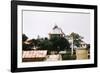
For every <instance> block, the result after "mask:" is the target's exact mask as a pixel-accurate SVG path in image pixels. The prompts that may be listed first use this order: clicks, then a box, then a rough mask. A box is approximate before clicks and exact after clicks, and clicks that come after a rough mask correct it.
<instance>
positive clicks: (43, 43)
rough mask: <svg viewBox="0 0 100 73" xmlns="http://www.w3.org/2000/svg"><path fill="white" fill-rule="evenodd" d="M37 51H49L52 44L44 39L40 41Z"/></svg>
mask: <svg viewBox="0 0 100 73" xmlns="http://www.w3.org/2000/svg"><path fill="white" fill-rule="evenodd" d="M39 49H42V50H48V51H50V50H51V49H52V42H51V41H50V40H48V39H44V40H42V41H40V42H39Z"/></svg>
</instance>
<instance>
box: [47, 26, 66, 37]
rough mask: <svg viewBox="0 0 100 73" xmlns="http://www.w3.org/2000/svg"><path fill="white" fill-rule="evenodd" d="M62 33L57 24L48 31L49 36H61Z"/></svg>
mask: <svg viewBox="0 0 100 73" xmlns="http://www.w3.org/2000/svg"><path fill="white" fill-rule="evenodd" d="M63 36H64V33H63V32H62V29H61V28H59V27H58V26H57V25H55V26H54V27H53V29H52V31H51V32H50V33H49V37H50V38H53V37H63Z"/></svg>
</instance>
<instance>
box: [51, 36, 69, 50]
mask: <svg viewBox="0 0 100 73" xmlns="http://www.w3.org/2000/svg"><path fill="white" fill-rule="evenodd" d="M50 41H51V42H52V44H53V48H52V50H56V51H60V50H66V49H69V48H70V44H69V42H68V40H67V39H65V38H64V37H53V38H51V39H50Z"/></svg>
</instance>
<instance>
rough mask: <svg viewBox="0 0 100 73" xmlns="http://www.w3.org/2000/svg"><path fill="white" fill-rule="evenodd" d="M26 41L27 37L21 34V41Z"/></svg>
mask: <svg viewBox="0 0 100 73" xmlns="http://www.w3.org/2000/svg"><path fill="white" fill-rule="evenodd" d="M27 39H28V37H27V36H26V35H25V34H22V41H23V42H24V41H26V40H27Z"/></svg>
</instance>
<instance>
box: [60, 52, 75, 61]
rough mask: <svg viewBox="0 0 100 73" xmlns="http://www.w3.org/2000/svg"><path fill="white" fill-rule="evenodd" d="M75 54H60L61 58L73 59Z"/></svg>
mask: <svg viewBox="0 0 100 73" xmlns="http://www.w3.org/2000/svg"><path fill="white" fill-rule="evenodd" d="M75 59H76V56H75V55H73V56H71V53H66V54H62V60H75Z"/></svg>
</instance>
